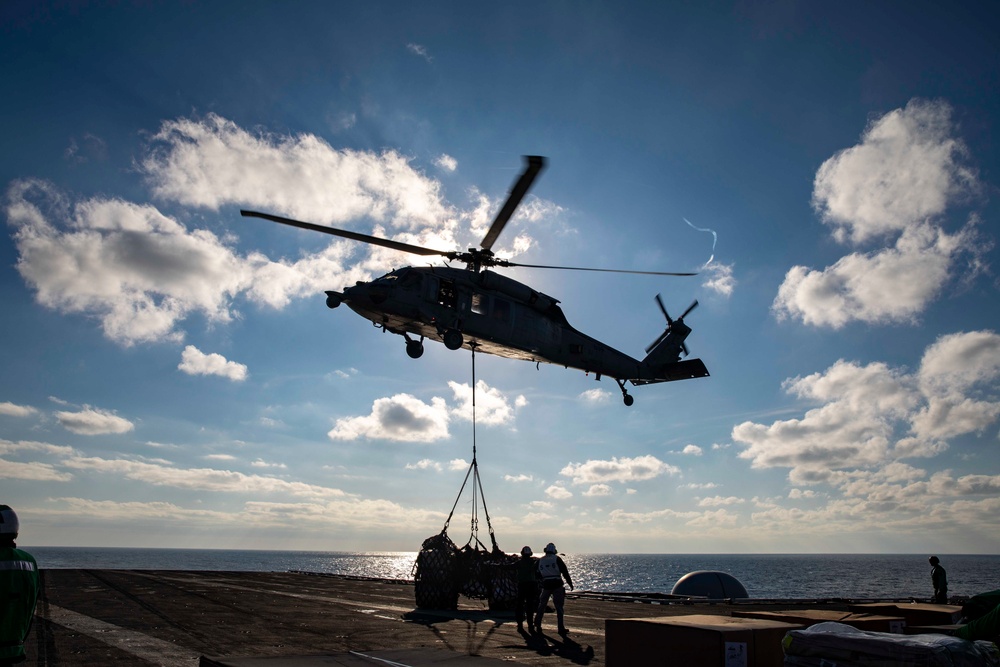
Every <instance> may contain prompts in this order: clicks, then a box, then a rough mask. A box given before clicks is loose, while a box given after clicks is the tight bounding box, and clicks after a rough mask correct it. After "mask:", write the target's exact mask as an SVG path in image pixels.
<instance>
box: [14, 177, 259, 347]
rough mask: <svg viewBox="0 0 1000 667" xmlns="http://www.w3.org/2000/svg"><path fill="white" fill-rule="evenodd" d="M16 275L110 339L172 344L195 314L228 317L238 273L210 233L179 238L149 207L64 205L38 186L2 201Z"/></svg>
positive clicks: (179, 231)
mask: <svg viewBox="0 0 1000 667" xmlns="http://www.w3.org/2000/svg"><path fill="white" fill-rule="evenodd" d="M7 215H8V221H9V223H10V224H11V225H13V226H14V227H15V228H16V229H15V232H14V241H15V243H16V245H17V248H18V254H19V257H18V262H17V269H18V271H19V272H20V273H21V276H22V277H23V278H24V280H25V282H27V283H28V284H29V285H30V286H31V287H32V288H34V290H35V291H36V298H37V300H38V302H39V303H41V304H42V305H44V306H46V307H49V308H54V309H57V310H60V311H63V312H71V313H85V314H92V315H96V316H97V317H98V318H99V319H100V320H101V322H102V325H103V328H104V333H105V335H107V336H108V337H109V338H111V339H112V340H115V341H118V342H121V343H123V344H126V345H131V344H133V343H136V342H146V341H153V340H159V339H165V340H179V339H180V337H181V334H180V333H179V332H177V331H176V330H175V329H174V326H175V324H176V322H177V321H178V320H180V319H182V318H183V317H185V316H186V315H188V314H189V313H192V312H196V311H197V312H201V313H203V314H204V315H205V316H206V317H207V318H208V319H209V320H211V321H219V322H224V321H228V320H230V319H231V318H232V313H231V311H230V309H229V300H230V298H231V297H232V296H233V295H234V294H235V293H237V292H238V291H239V290H241V289H243V288H244V287H246V286H247V285H248V284H249V280H250V277H251V276H250V271H249V270H248V267H247V266H246V265H245V264H244V263H243V262H241V261H240V260H239V259H238V258H236V257H235V256H234V255H233V253H232V251H231V250H230V249H229V248H227V247H225V246H224V245H223V244H222V243H221V242H220V241H219V239H218V238H217V237H216V236H215V235H214V234H212V233H211V232H208V231H205V230H196V231H195V232H191V233H189V232H188V231H187V230H186V229H185V228H184V227H183V225H180V224H178V223H177V222H174V221H173V220H171V219H169V218H167V217H166V216H164V215H162V214H161V213H159V211H157V210H156V209H155V208H153V207H151V206H140V205H137V204H131V203H128V202H124V201H121V200H116V199H96V198H95V199H91V200H87V201H83V202H80V203H77V204H76V205H71V204H70V202H68V201H66V200H65V198H64V197H63V196H62V195H61V194H60V193H58V192H57V191H56V190H55V189H54V188H53V187H52V186H50V185H49V184H47V183H43V182H41V181H17V182H15V183H13V184H12V185H11V186H10V188H9V190H8V196H7Z"/></svg>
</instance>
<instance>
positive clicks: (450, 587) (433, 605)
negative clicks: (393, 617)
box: [413, 531, 459, 609]
mask: <svg viewBox="0 0 1000 667" xmlns="http://www.w3.org/2000/svg"><path fill="white" fill-rule="evenodd" d="M458 554H459V551H458V547H456V546H455V543H454V542H452V541H451V538H449V537H448V535H447V534H446V533H445V532H444V531H442V532H441V533H440V534H438V535H433V536H431V537H428V538H427V539H426V540H424V543H423V544H422V545H421V547H420V553H418V554H417V562H416V563H414V564H413V587H414V594H415V596H416V602H417V607H418V608H420V609H457V608H458V589H459V584H458V582H459V562H458Z"/></svg>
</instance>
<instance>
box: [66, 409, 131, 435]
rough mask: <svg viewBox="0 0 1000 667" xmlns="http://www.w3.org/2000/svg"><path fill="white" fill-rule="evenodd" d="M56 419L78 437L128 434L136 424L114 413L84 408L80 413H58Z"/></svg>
mask: <svg viewBox="0 0 1000 667" xmlns="http://www.w3.org/2000/svg"><path fill="white" fill-rule="evenodd" d="M55 417H56V419H57V420H58V421H59V424H61V425H62V427H63V428H65V429H66V430H67V431H72V432H73V433H76V434H78V435H105V434H108V433H128V432H129V431H131V430H133V429H134V428H135V424H133V423H132V422H130V421H129V420H127V419H125V418H123V417H119V416H118V415H116V414H114V413H113V412H109V411H107V410H100V409H97V408H91V407H87V406H84V409H83V410H81V411H79V412H57V413H55Z"/></svg>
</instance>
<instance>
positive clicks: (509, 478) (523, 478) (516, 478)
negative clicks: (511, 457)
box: [503, 473, 535, 482]
mask: <svg viewBox="0 0 1000 667" xmlns="http://www.w3.org/2000/svg"><path fill="white" fill-rule="evenodd" d="M503 479H504V481H505V482H533V481H534V480H535V478H534V477H533V476H531V475H525V474H524V473H521V474H520V475H504V476H503Z"/></svg>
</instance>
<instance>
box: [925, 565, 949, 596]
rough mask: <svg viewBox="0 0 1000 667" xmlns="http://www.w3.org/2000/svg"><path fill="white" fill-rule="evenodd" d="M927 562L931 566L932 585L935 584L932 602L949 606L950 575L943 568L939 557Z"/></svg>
mask: <svg viewBox="0 0 1000 667" xmlns="http://www.w3.org/2000/svg"><path fill="white" fill-rule="evenodd" d="M927 562H928V563H930V564H931V583H932V584H934V599H933V600H932V602H936V603H938V604H948V574H947V573H946V572H945V571H944V568H943V567H941V561H940V560H939V559H938V557H937V556H931V557H930V558H928V559H927Z"/></svg>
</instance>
